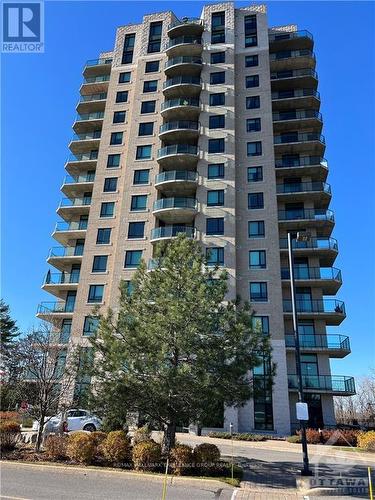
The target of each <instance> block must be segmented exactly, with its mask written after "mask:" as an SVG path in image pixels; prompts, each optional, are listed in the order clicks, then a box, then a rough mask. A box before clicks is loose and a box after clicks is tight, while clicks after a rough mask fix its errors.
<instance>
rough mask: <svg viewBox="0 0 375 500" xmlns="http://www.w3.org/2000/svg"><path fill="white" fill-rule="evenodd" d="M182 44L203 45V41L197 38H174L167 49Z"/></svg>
mask: <svg viewBox="0 0 375 500" xmlns="http://www.w3.org/2000/svg"><path fill="white" fill-rule="evenodd" d="M182 44H194V45H201V44H202V39H201V38H200V37H197V36H178V37H177V38H172V39H171V40H170V41H169V43H168V44H167V48H170V47H175V46H176V45H182Z"/></svg>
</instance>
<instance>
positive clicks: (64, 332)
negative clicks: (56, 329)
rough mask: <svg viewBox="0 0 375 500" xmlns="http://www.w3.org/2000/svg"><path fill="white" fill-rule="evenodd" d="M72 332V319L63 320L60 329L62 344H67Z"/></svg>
mask: <svg viewBox="0 0 375 500" xmlns="http://www.w3.org/2000/svg"><path fill="white" fill-rule="evenodd" d="M71 330H72V319H71V318H66V319H63V321H62V324H61V329H60V335H59V342H60V343H61V344H67V343H68V342H69V339H70V333H71Z"/></svg>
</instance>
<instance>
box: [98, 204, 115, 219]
mask: <svg viewBox="0 0 375 500" xmlns="http://www.w3.org/2000/svg"><path fill="white" fill-rule="evenodd" d="M114 213H115V203H114V202H113V201H109V202H104V203H102V206H101V207H100V217H102V218H103V219H104V218H106V217H113V215H114Z"/></svg>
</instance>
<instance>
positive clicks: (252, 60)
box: [245, 54, 259, 68]
mask: <svg viewBox="0 0 375 500" xmlns="http://www.w3.org/2000/svg"><path fill="white" fill-rule="evenodd" d="M254 66H259V57H258V54H255V55H253V56H245V68H253V67H254Z"/></svg>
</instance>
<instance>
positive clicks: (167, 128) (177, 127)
mask: <svg viewBox="0 0 375 500" xmlns="http://www.w3.org/2000/svg"><path fill="white" fill-rule="evenodd" d="M198 137H199V122H194V121H189V120H180V121H175V122H166V123H164V124H163V125H161V126H160V129H159V139H161V140H162V141H164V142H170V141H172V142H175V141H181V140H183V139H185V140H189V141H190V140H195V139H198Z"/></svg>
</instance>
